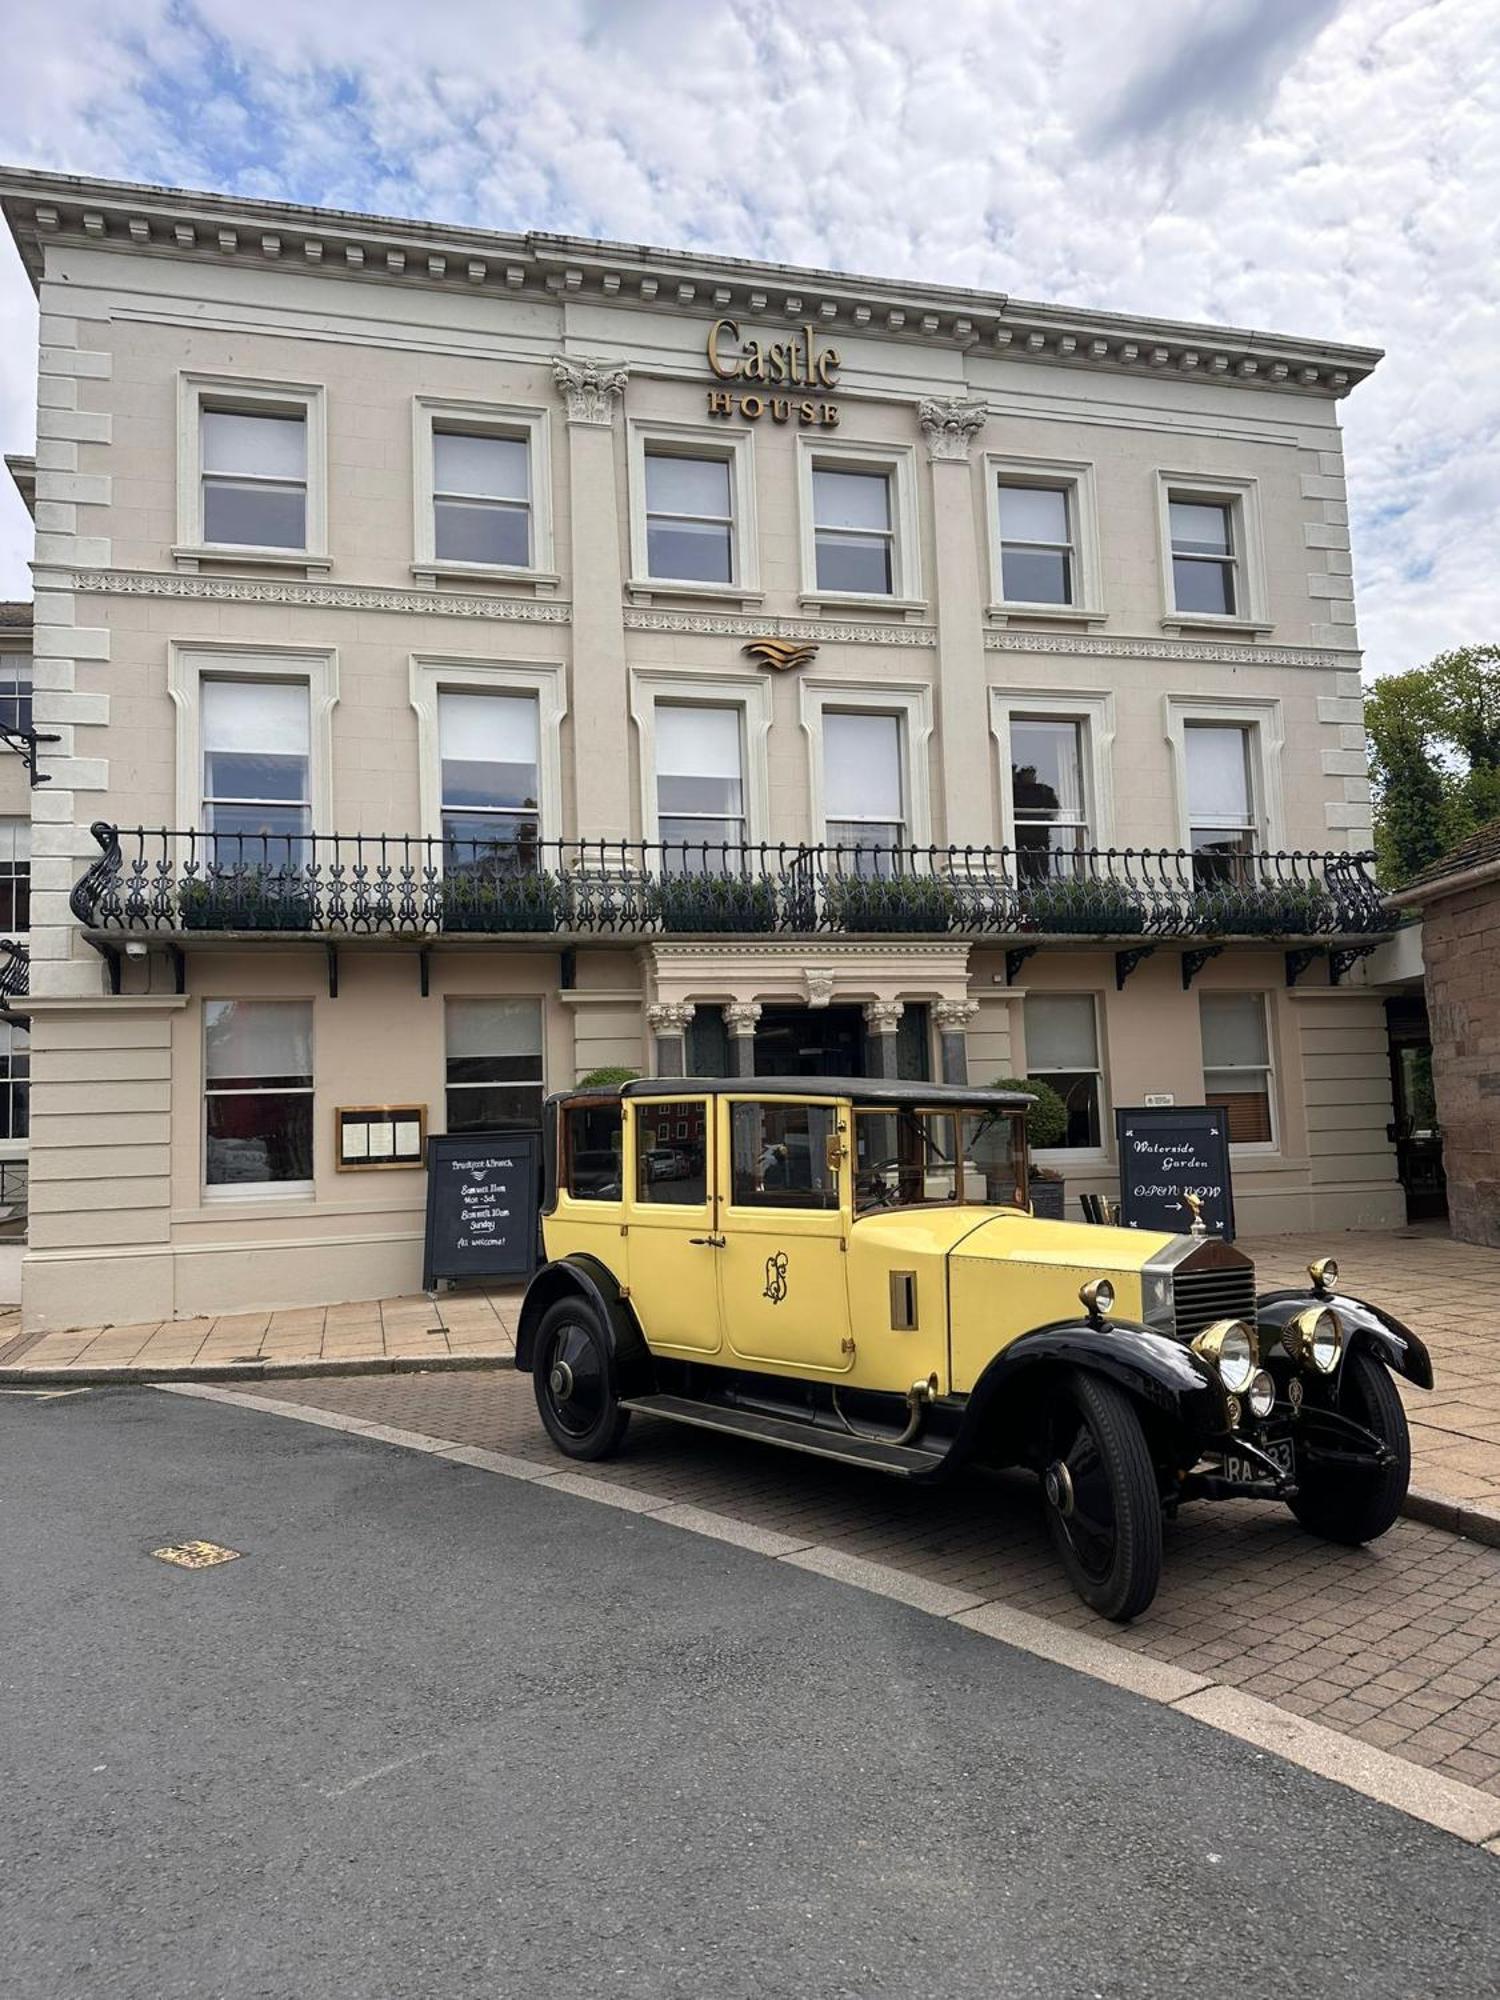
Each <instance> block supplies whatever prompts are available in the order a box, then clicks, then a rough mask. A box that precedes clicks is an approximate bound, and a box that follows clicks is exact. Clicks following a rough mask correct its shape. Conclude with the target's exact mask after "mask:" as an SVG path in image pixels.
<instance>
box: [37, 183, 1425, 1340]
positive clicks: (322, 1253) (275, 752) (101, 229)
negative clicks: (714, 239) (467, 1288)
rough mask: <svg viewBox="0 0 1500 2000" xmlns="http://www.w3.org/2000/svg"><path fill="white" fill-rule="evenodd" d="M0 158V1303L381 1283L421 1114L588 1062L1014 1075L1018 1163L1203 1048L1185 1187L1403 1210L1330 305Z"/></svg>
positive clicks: (441, 1125)
mask: <svg viewBox="0 0 1500 2000" xmlns="http://www.w3.org/2000/svg"><path fill="white" fill-rule="evenodd" d="M0 197H3V205H4V210H5V215H6V218H7V220H8V222H9V225H10V229H11V232H12V234H13V236H14V239H15V243H16V246H17V249H18V251H19V254H20V256H21V258H22V260H23V262H24V264H25V267H26V270H27V271H28V273H29V274H30V276H31V279H32V281H33V283H34V285H35V287H36V290H37V292H38V294H39V297H40V304H41V339H40V359H39V371H38V392H37V402H38V423H37V449H36V460H35V467H34V474H33V471H32V468H31V467H30V465H29V464H27V463H25V462H22V461H15V462H14V467H13V469H14V470H15V471H16V472H17V475H18V477H20V478H21V479H22V480H23V481H24V482H26V483H27V484H28V485H29V484H30V483H31V481H32V479H33V477H34V511H35V522H36V561H35V572H34V574H35V607H34V608H35V633H34V638H32V639H31V640H30V641H29V644H30V646H31V650H32V652H33V654H34V662H35V663H34V668H33V680H34V695H33V709H32V715H31V726H32V727H33V729H34V732H35V734H36V735H38V736H40V737H43V738H50V739H52V740H50V741H47V740H44V741H41V742H39V743H37V744H35V745H34V746H32V747H34V749H35V752H36V761H37V765H38V776H39V777H42V778H44V779H45V780H46V782H45V783H41V784H39V785H38V786H37V787H36V788H35V789H33V790H31V791H30V792H29V794H27V795H26V797H27V798H29V803H30V807H31V824H30V827H29V829H28V828H27V827H26V826H25V823H24V820H23V819H22V818H21V817H20V816H19V815H20V814H24V812H25V804H24V803H23V804H22V805H21V806H20V807H19V808H18V809H17V810H16V811H15V812H13V818H15V819H16V825H15V827H14V828H13V830H12V833H13V838H14V840H16V841H21V840H23V839H24V838H25V836H26V834H27V832H28V831H29V836H30V838H29V854H30V862H29V865H30V871H31V875H30V892H31V893H30V926H29V955H30V967H29V993H27V994H25V995H24V996H21V995H19V994H17V993H16V991H15V987H16V984H17V982H16V981H15V980H14V979H13V980H11V981H10V988H11V992H10V997H9V999H8V1000H7V1002H6V1005H7V1008H8V1010H9V1012H10V1015H11V1021H12V1023H13V1024H14V1025H12V1026H10V1027H9V1028H8V1029H7V1033H8V1034H9V1035H10V1036H11V1037H12V1038H13V1039H16V1046H17V1048H18V1049H20V1048H22V1047H23V1046H24V1045H25V1044H26V1039H27V1036H28V1034H29V1047H27V1048H26V1050H25V1052H26V1054H27V1055H28V1056H29V1061H30V1065H31V1093H32V1094H31V1103H30V1135H29V1146H30V1177H31V1225H30V1241H29V1245H28V1250H27V1255H26V1260H25V1265H24V1277H23V1285H24V1312H25V1319H26V1324H27V1325H28V1326H31V1327H43V1326H54V1325H65V1324H70V1323H75V1324H76V1323H87V1322H92V1321H98V1320H106V1319H107V1320H113V1321H136V1320H153V1319H165V1318H170V1317H172V1316H174V1315H189V1314H195V1313H200V1312H204V1311H208V1310H214V1311H221V1312H222V1311H227V1310H232V1309H235V1308H237V1307H241V1306H243V1307H252V1306H270V1305H283V1304H294V1303H302V1302H319V1301H331V1300H339V1299H346V1298H361V1297H370V1296H375V1295H379V1294H387V1293H393V1292H407V1291H412V1290H415V1289H416V1288H417V1286H418V1284H419V1280H420V1273H421V1239H422V1221H423V1204H424V1183H425V1175H424V1169H423V1166H422V1164H421V1159H422V1143H423V1138H424V1135H425V1134H428V1133H436V1132H443V1131H449V1132H455V1131H466V1132H467V1131H483V1130H486V1129H510V1128H513V1127H516V1126H526V1125H533V1124H535V1123H536V1121H537V1119H538V1115H539V1110H540V1106H541V1101H542V1096H543V1093H544V1092H545V1091H547V1090H549V1089H557V1088H560V1087H563V1086H566V1085H569V1084H571V1083H572V1082H573V1081H574V1080H575V1078H577V1077H579V1076H581V1075H583V1074H584V1073H586V1072H587V1071H589V1070H591V1069H593V1068H595V1067H596V1066H599V1065H605V1064H611V1065H614V1064H619V1065H628V1066H630V1067H632V1068H636V1069H642V1070H647V1071H653V1072H656V1073H660V1074H663V1075H669V1076H670V1075H678V1074H681V1075H684V1076H693V1075H702V1074H719V1075H726V1074H727V1075H752V1074H771V1073H774V1074H797V1073H812V1072H815V1071H818V1070H825V1069H831V1070H834V1071H839V1072H844V1073H850V1072H854V1073H858V1072H864V1073H869V1074H875V1075H899V1076H905V1077H930V1078H933V1079H951V1080H962V1079H965V1078H967V1079H968V1080H971V1081H975V1082H987V1081H989V1080H991V1079H993V1078H996V1077H1000V1076H1010V1075H1028V1074H1029V1075H1030V1076H1032V1077H1044V1078H1046V1079H1047V1080H1048V1081H1050V1082H1051V1083H1052V1084H1053V1085H1055V1086H1056V1088H1057V1089H1058V1090H1059V1091H1060V1092H1061V1093H1062V1095H1063V1096H1064V1098H1065V1099H1066V1102H1067V1106H1068V1114H1069V1122H1068V1129H1067V1132H1066V1134H1065V1141H1064V1143H1063V1145H1062V1146H1060V1147H1059V1148H1058V1149H1056V1150H1055V1151H1054V1152H1051V1153H1049V1154H1046V1155H1044V1158H1046V1159H1047V1160H1048V1161H1049V1162H1050V1163H1051V1164H1052V1165H1054V1166H1056V1167H1058V1168H1059V1169H1060V1170H1061V1171H1062V1172H1063V1173H1064V1174H1065V1176H1066V1182H1067V1189H1068V1196H1069V1201H1070V1205H1072V1206H1074V1207H1075V1208H1076V1204H1077V1200H1078V1198H1079V1197H1080V1196H1081V1195H1082V1194H1085V1193H1090V1192H1093V1193H1112V1192H1114V1190H1115V1189H1116V1187H1117V1172H1116V1164H1115V1125H1114V1112H1115V1108H1116V1107H1118V1106H1127V1105H1139V1104H1142V1103H1145V1102H1146V1101H1148V1100H1151V1099H1156V1100H1160V1101H1174V1102H1175V1103H1177V1104H1180V1105H1187V1104H1201V1103H1203V1102H1205V1101H1207V1102H1209V1103H1216V1104H1223V1105H1226V1106H1227V1107H1228V1118H1229V1129H1230V1134H1231V1138H1232V1141H1233V1163H1234V1178H1235V1189H1236V1199H1237V1207H1238V1212H1239V1221H1240V1226H1241V1228H1242V1229H1244V1230H1251V1231H1265V1230H1282V1229H1302V1228H1314V1227H1315V1228H1318V1229H1325V1230H1338V1229H1343V1228H1358V1227H1370V1226H1379V1225H1388V1224H1390V1223H1392V1222H1394V1221H1397V1220H1399V1219H1400V1218H1401V1215H1402V1212H1403V1211H1402V1203H1401V1194H1400V1188H1399V1185H1398V1182H1397V1179H1396V1174H1395V1168H1394V1162H1393V1155H1392V1151H1391V1148H1390V1146H1389V1144H1388V1142H1387V1136H1386V1126H1387V1121H1388V1120H1389V1118H1390V1116H1391V1110H1390V1084H1389V1075H1388V1068H1387V1051H1386V1041H1385V1034H1384V1026H1383V1014H1382V1006H1381V1001H1380V999H1379V998H1378V996H1377V995H1376V994H1375V993H1374V992H1373V991H1372V990H1371V989H1370V988H1369V987H1367V986H1364V985H1362V984H1361V966H1360V960H1361V956H1362V954H1364V953H1366V952H1368V950H1369V949H1370V947H1371V945H1372V944H1373V943H1374V942H1375V941H1377V940H1378V939H1379V938H1380V937H1381V936H1383V935H1385V934H1386V933H1387V932H1388V930H1389V924H1388V922H1387V920H1386V919H1385V918H1384V917H1383V915H1382V912H1381V906H1380V901H1379V898H1378V896H1377V895H1376V893H1375V891H1374V888H1373V884H1372V880H1371V877H1370V875H1369V872H1368V867H1367V864H1366V862H1365V861H1364V860H1363V859H1362V858H1361V855H1362V850H1363V849H1364V848H1365V847H1366V846H1367V844H1368V840H1369V832H1370V811H1369V805H1368V785H1367V781H1366V776H1365V763H1364V751H1363V738H1362V733H1361V722H1360V699H1359V679H1358V673H1357V667H1358V654H1357V652H1356V649H1355V648H1356V640H1355V626H1354V604H1353V586H1352V583H1351V574H1350V556H1349V534H1348V527H1347V513H1346V506H1345V488H1344V474H1343V460H1342V456H1341V450H1340V440H1339V431H1338V425H1337V411H1338V403H1339V399H1340V398H1341V397H1342V396H1343V395H1344V394H1346V393H1347V392H1348V391H1350V390H1351V389H1353V388H1354V387H1356V386H1357V385H1358V383H1359V382H1360V381H1361V380H1362V378H1363V377H1364V376H1365V375H1366V374H1368V373H1369V372H1370V370H1371V369H1372V368H1373V367H1374V365H1375V363H1376V361H1377V359H1378V355H1377V354H1376V353H1375V352H1374V351H1371V350H1368V349H1364V348H1351V347H1344V346H1332V345H1328V344H1326V343H1321V342H1317V341H1312V340H1303V339H1296V338H1291V337H1285V336H1281V335H1275V334H1268V333H1259V332H1251V331H1247V330H1245V329H1243V328H1212V327H1203V326H1189V325H1181V324H1177V323H1171V322H1165V321H1155V320H1147V319H1133V318H1126V317H1122V316H1116V315H1113V314H1109V313H1101V312H1074V311H1069V310H1066V309H1064V308H1061V307H1054V306H1043V305H1035V304H1030V303H1026V302H1023V301H1019V300H1016V299H1012V298H1009V297H1006V296H1004V295H1001V294H994V293H984V292H978V291H968V290H963V289H959V288H951V287H943V286H930V285H917V284H904V283H895V282H891V281H886V280H879V279H869V278H860V277H850V276H844V275H841V274H838V273H835V272H828V271H811V270H792V269H787V268H784V267H780V266H772V265H763V264H752V263H747V262H742V261H738V260H734V259H727V258H714V257H710V256H702V255H686V254H682V253H678V252H673V251H656V250H650V249H643V248H640V247H636V246H626V245H622V244H612V243H597V242H588V241H584V240H580V239H576V238H571V237H561V236H542V235H528V236H504V235H495V234H491V233H488V232H485V231H479V230H469V229H458V228H449V227H443V226H439V225H436V224H429V223H420V222H402V221H392V220H388V219H385V218H378V217H367V216H359V215H352V214H345V213H335V212H329V211H325V210H320V209H312V208H297V207H288V206H284V205H281V204H277V203H266V202H251V201H240V200H237V199H231V198H229V197H225V196H218V195H211V194H184V193H177V192H172V191H169V190H164V189H159V188H151V187H135V186H126V185H116V184H111V183H106V182H94V181H84V180H75V179H68V178H59V177H54V176H45V175H39V174H31V173H21V172H8V173H5V174H3V175H0ZM6 796H7V797H8V796H9V795H8V794H7V795H6ZM18 796H20V795H19V794H18ZM6 810H7V811H10V810H12V809H11V808H10V807H8V806H7V807H6ZM6 824H7V825H8V824H10V822H6ZM0 865H3V864H0ZM17 1038H18V1039H17ZM8 1046H9V1044H8ZM691 1121H692V1107H691V1093H690V1092H685V1095H684V1102H683V1105H682V1106H681V1107H680V1108H679V1109H675V1110H674V1112H673V1115H672V1116H671V1117H668V1116H667V1115H666V1114H663V1122H662V1125H661V1130H660V1132H659V1134H658V1141H659V1144H660V1145H662V1146H664V1147H670V1146H671V1145H672V1144H673V1143H674V1141H678V1140H687V1139H690V1138H691V1133H692V1123H691Z"/></svg>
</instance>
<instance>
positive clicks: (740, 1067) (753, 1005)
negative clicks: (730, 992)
mask: <svg viewBox="0 0 1500 2000" xmlns="http://www.w3.org/2000/svg"><path fill="white" fill-rule="evenodd" d="M724 1025H725V1027H726V1028H727V1029H728V1030H729V1072H730V1075H731V1076H754V1074H755V1031H756V1029H757V1028H758V1027H759V1026H760V1002H759V1001H758V1000H731V1001H730V1002H729V1003H728V1004H727V1006H726V1007H725V1009H724Z"/></svg>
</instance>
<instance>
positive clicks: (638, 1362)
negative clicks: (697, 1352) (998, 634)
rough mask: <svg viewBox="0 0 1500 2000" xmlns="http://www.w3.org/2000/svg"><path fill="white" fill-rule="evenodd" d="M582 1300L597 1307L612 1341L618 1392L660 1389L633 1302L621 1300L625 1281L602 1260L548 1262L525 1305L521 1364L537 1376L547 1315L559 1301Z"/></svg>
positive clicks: (518, 1332) (519, 1353) (518, 1363)
mask: <svg viewBox="0 0 1500 2000" xmlns="http://www.w3.org/2000/svg"><path fill="white" fill-rule="evenodd" d="M566 1298H582V1299H586V1300H587V1301H588V1303H589V1304H590V1305H591V1306H592V1307H593V1309H594V1312H595V1314H596V1316H597V1318H598V1320H599V1324H600V1325H601V1326H602V1327H603V1329H604V1336H605V1339H606V1340H607V1341H608V1343H609V1350H610V1361H611V1365H612V1367H613V1369H614V1376H615V1389H616V1393H617V1394H619V1395H621V1396H632V1395H643V1394H647V1393H649V1391H650V1390H651V1389H652V1388H654V1386H655V1382H654V1378H653V1373H652V1366H651V1351H650V1349H649V1348H648V1347H647V1345H646V1341H645V1336H644V1335H643V1334H642V1332H641V1329H640V1326H639V1324H638V1322H637V1320H636V1317H635V1315H634V1313H632V1312H631V1310H630V1307H629V1304H628V1303H627V1301H626V1300H625V1299H624V1298H623V1297H622V1296H621V1293H620V1285H619V1280H618V1279H617V1278H616V1277H615V1275H614V1273H613V1272H612V1271H611V1270H610V1269H609V1268H608V1267H607V1266H606V1265H604V1264H601V1263H600V1262H599V1260H598V1259H597V1258H596V1257H589V1256H583V1255H579V1256H573V1257H563V1258H561V1259H559V1261H558V1262H557V1263H555V1264H544V1265H543V1266H542V1268H541V1270H540V1271H538V1272H537V1274H536V1276H535V1277H534V1278H533V1279H532V1281H531V1283H530V1284H529V1285H528V1286H527V1287H526V1296H525V1298H524V1299H523V1300H522V1301H521V1317H520V1321H519V1323H518V1325H517V1327H516V1366H517V1368H519V1369H520V1370H521V1371H522V1372H523V1373H524V1374H527V1375H529V1374H530V1373H531V1364H532V1356H533V1352H534V1350H535V1347H536V1333H537V1328H538V1327H539V1326H540V1325H541V1322H542V1316H543V1314H544V1313H546V1312H547V1310H548V1309H549V1307H551V1306H554V1305H556V1304H557V1301H558V1300H559V1299H566Z"/></svg>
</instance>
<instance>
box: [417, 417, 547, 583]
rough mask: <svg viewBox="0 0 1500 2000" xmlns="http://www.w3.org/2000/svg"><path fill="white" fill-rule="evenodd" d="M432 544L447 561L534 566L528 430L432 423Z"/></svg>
mask: <svg viewBox="0 0 1500 2000" xmlns="http://www.w3.org/2000/svg"><path fill="white" fill-rule="evenodd" d="M432 547H433V555H434V558H435V559H436V560H437V561H438V562H440V563H458V564H462V565H465V566H469V565H479V566H482V567H485V568H491V569H528V568H530V567H531V565H532V563H533V561H534V556H533V550H532V496H531V448H530V441H529V439H528V438H527V437H525V436H520V437H516V436H510V435H507V434H506V433H504V432H502V431H481V430H471V429H468V428H466V427H464V426H463V425H462V424H460V423H459V422H458V421H456V420H453V421H448V420H443V419H438V420H435V421H434V423H433V427H432Z"/></svg>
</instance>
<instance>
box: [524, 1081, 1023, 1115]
mask: <svg viewBox="0 0 1500 2000" xmlns="http://www.w3.org/2000/svg"><path fill="white" fill-rule="evenodd" d="M615 1093H618V1094H619V1095H620V1096H621V1097H644V1098H652V1097H656V1098H662V1097H665V1098H679V1097H724V1096H734V1097H844V1098H848V1099H849V1101H850V1102H851V1103H853V1104H920V1105H928V1106H931V1107H934V1108H936V1107H938V1106H945V1105H946V1106H954V1107H958V1106H960V1105H962V1106H967V1107H969V1108H970V1109H972V1110H977V1111H1023V1110H1025V1109H1026V1108H1027V1107H1028V1106H1029V1105H1032V1104H1034V1103H1035V1102H1036V1099H1035V1098H1034V1097H1032V1096H1030V1095H1029V1094H1028V1093H1027V1092H1025V1091H1020V1090H982V1089H970V1087H969V1086H968V1085H967V1084H962V1083H907V1082H898V1081H896V1080H895V1079H894V1078H887V1077H871V1076H642V1077H637V1078H636V1079H635V1080H634V1081H633V1082H631V1083H617V1084H602V1085H599V1086H597V1087H590V1088H586V1089H575V1090H563V1091H559V1092H558V1093H557V1095H558V1097H559V1098H564V1099H565V1098H569V1097H608V1096H611V1095H613V1094H615Z"/></svg>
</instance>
